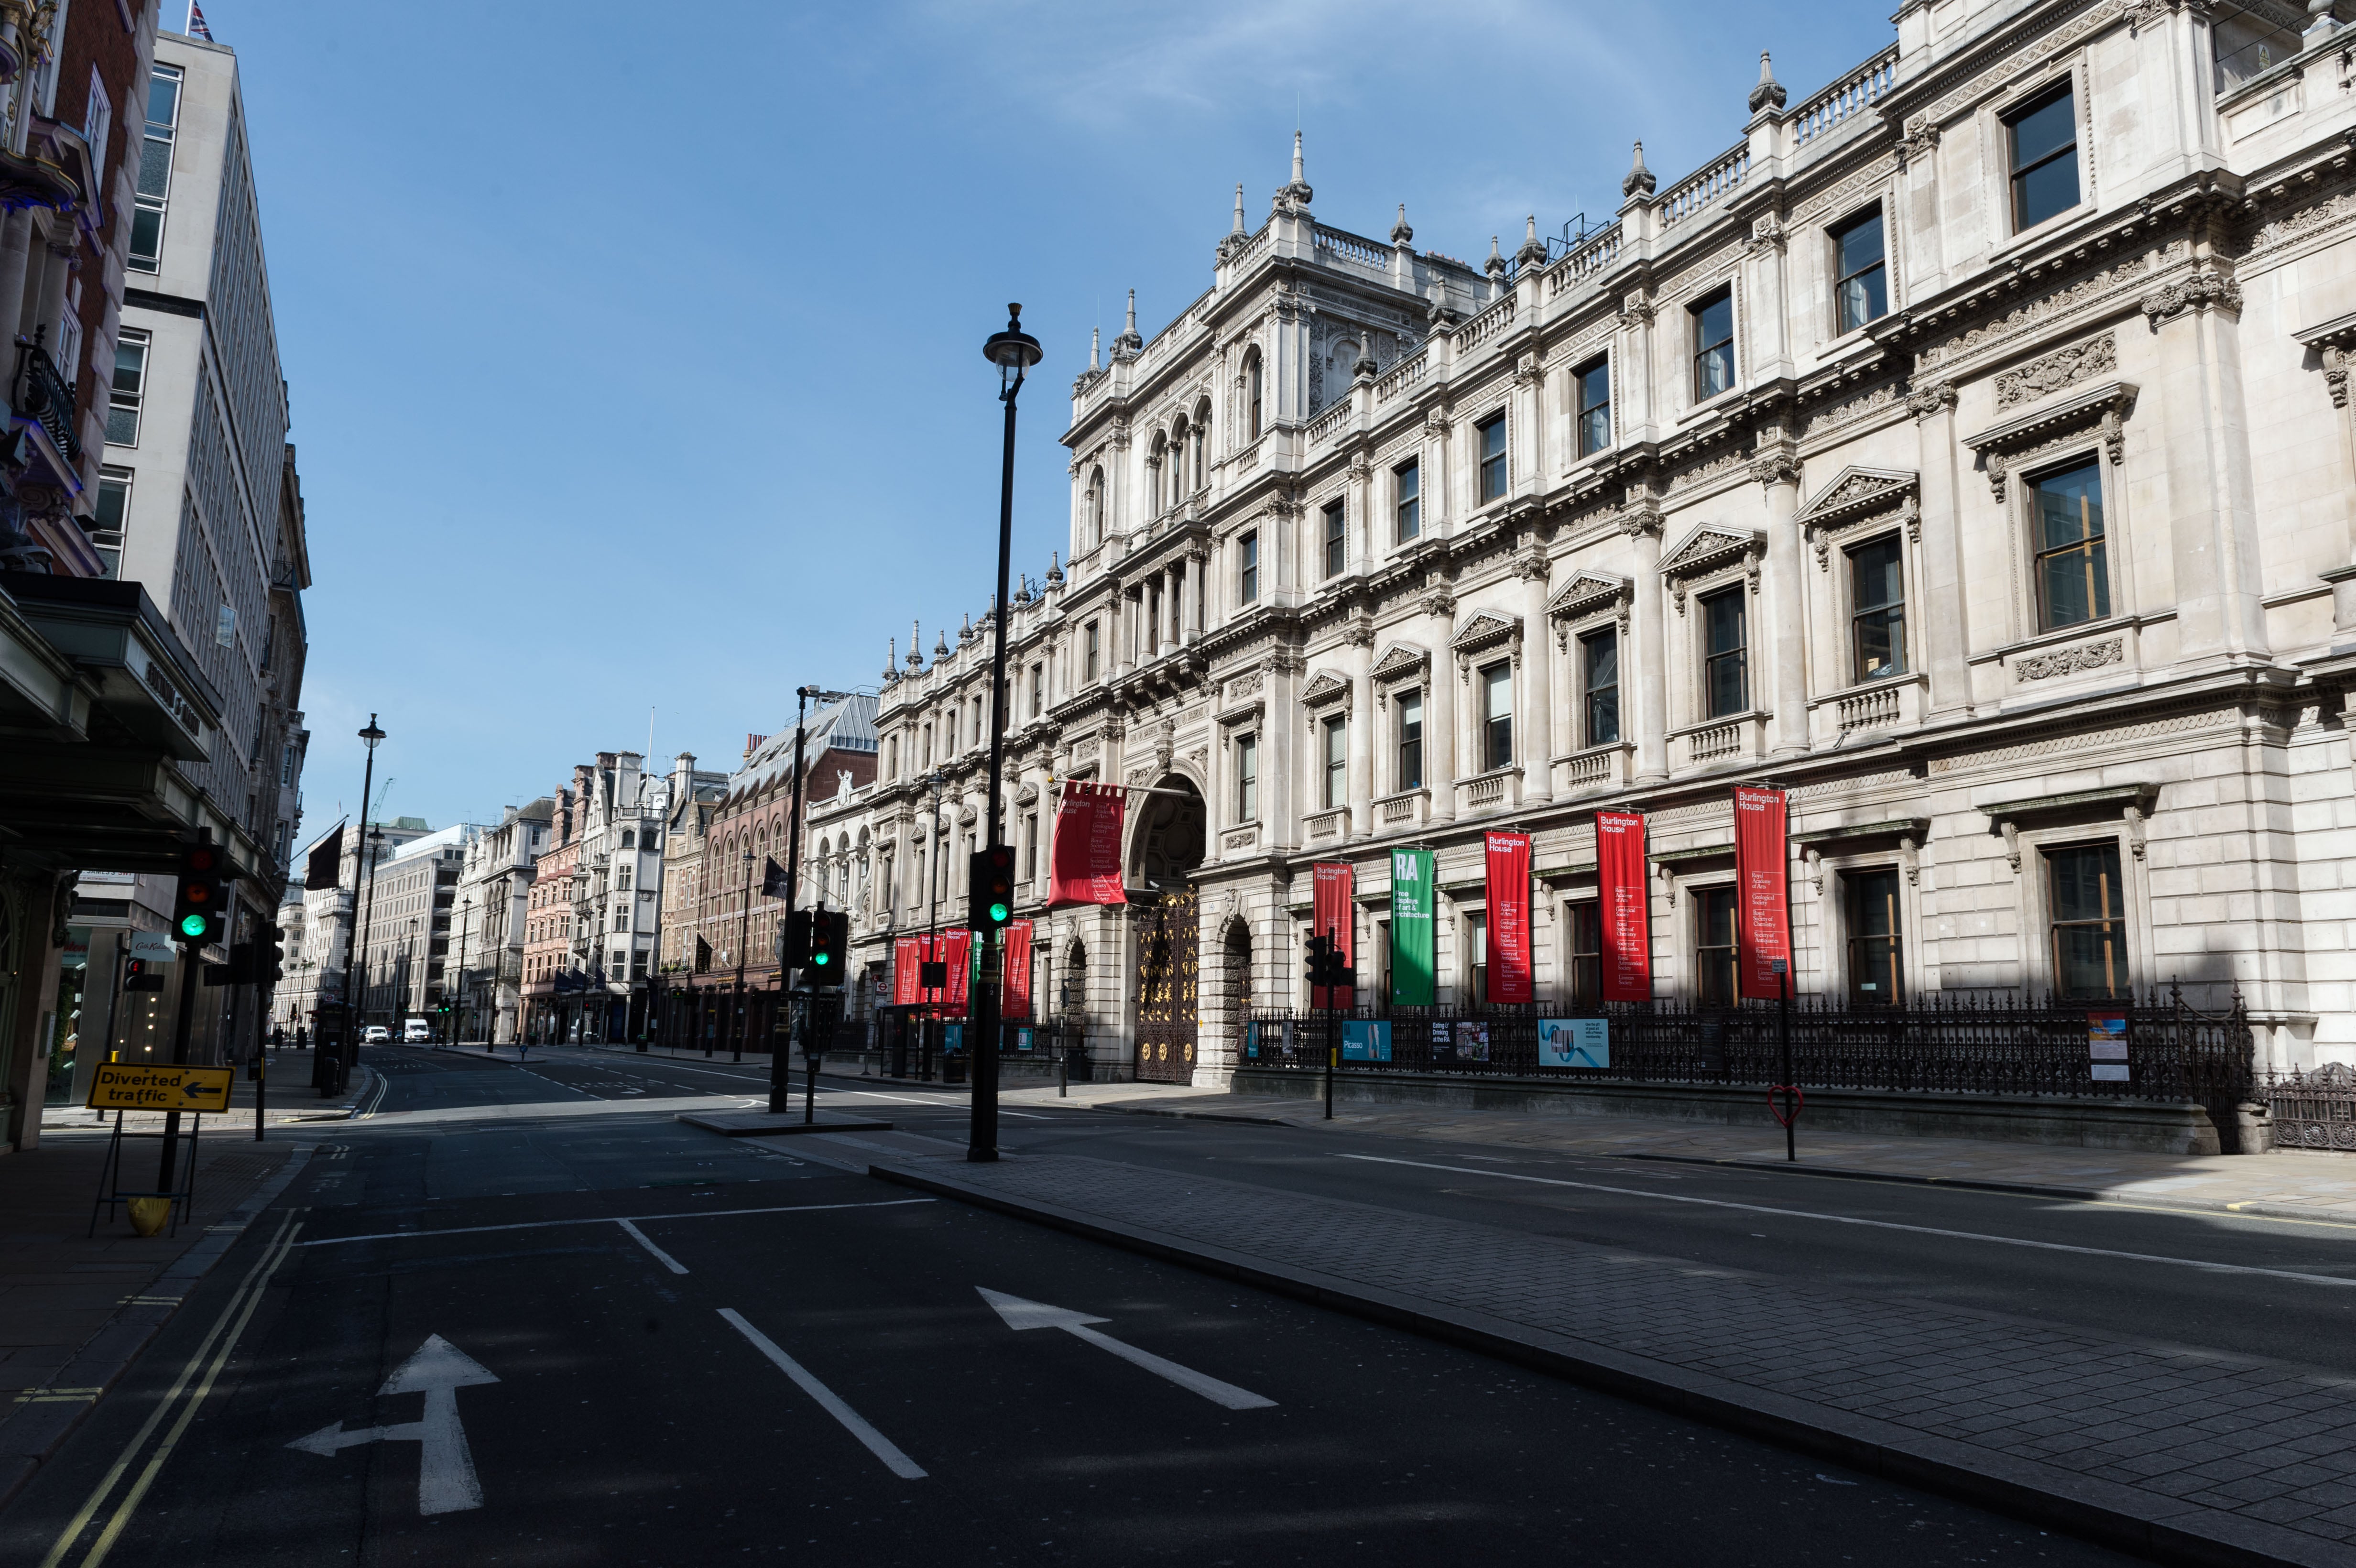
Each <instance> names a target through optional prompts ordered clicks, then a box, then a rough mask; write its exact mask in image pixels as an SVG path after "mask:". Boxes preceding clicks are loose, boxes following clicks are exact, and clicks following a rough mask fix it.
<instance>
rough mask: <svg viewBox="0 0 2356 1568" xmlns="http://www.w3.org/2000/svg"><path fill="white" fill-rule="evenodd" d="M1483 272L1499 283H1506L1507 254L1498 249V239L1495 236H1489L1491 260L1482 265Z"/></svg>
mask: <svg viewBox="0 0 2356 1568" xmlns="http://www.w3.org/2000/svg"><path fill="white" fill-rule="evenodd" d="M1481 270H1482V271H1483V272H1486V273H1488V274H1489V275H1490V276H1491V277H1493V278H1494V279H1496V280H1497V281H1498V282H1499V283H1503V282H1505V253H1504V252H1503V251H1499V250H1498V249H1497V237H1496V236H1495V235H1494V234H1492V235H1490V236H1489V259H1488V260H1487V261H1483V262H1482V263H1481Z"/></svg>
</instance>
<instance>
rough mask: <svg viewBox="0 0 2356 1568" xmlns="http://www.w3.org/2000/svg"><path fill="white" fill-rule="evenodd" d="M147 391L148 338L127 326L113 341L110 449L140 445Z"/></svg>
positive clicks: (108, 424)
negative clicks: (140, 417)
mask: <svg viewBox="0 0 2356 1568" xmlns="http://www.w3.org/2000/svg"><path fill="white" fill-rule="evenodd" d="M146 388H147V335H146V334H145V332H142V331H139V330H138V329H137V328H135V327H128V326H126V327H124V328H123V330H122V332H121V333H120V334H119V335H118V336H116V338H115V340H114V381H113V384H112V388H111V389H110V393H109V395H110V397H111V398H112V401H111V402H110V403H109V404H108V407H107V411H106V443H107V444H108V445H109V446H136V445H138V444H139V408H140V400H141V399H142V398H143V396H144V395H145V391H146Z"/></svg>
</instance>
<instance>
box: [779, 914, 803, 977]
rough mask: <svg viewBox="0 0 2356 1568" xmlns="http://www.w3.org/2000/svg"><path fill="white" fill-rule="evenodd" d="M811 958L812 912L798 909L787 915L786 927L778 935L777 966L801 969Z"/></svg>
mask: <svg viewBox="0 0 2356 1568" xmlns="http://www.w3.org/2000/svg"><path fill="white" fill-rule="evenodd" d="M809 959H810V912H809V910H806V909H798V910H794V911H792V912H789V913H788V914H787V916H786V925H785V929H784V930H783V931H782V932H780V933H778V935H777V967H778V968H780V969H801V968H806V967H808V966H809Z"/></svg>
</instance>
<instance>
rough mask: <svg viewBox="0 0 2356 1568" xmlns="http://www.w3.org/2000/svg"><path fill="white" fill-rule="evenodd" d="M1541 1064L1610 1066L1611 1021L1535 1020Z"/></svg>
mask: <svg viewBox="0 0 2356 1568" xmlns="http://www.w3.org/2000/svg"><path fill="white" fill-rule="evenodd" d="M1538 1065H1539V1066H1540V1067H1609V1066H1611V1065H1612V1025H1611V1023H1610V1022H1609V1021H1608V1020H1606V1019H1539V1020H1538Z"/></svg>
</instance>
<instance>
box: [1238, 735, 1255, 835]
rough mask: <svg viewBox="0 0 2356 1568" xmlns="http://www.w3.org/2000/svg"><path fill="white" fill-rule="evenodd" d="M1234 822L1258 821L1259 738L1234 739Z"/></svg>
mask: <svg viewBox="0 0 2356 1568" xmlns="http://www.w3.org/2000/svg"><path fill="white" fill-rule="evenodd" d="M1236 820H1237V822H1257V821H1258V820H1259V737H1258V736H1257V735H1238V736H1237V737H1236Z"/></svg>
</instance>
